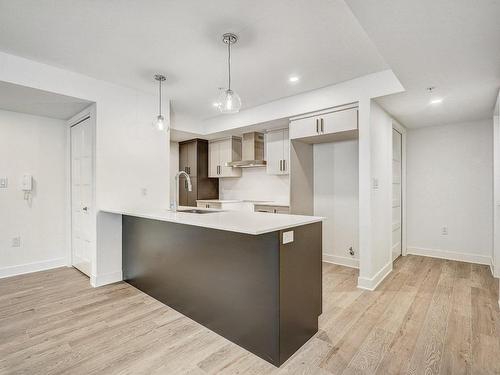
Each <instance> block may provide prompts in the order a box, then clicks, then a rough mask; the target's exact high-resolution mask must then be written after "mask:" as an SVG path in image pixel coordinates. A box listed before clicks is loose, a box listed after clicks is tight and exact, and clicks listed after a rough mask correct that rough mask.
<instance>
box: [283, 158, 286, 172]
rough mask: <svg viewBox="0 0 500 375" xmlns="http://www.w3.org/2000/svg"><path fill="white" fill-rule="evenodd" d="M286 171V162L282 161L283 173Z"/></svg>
mask: <svg viewBox="0 0 500 375" xmlns="http://www.w3.org/2000/svg"><path fill="white" fill-rule="evenodd" d="M284 171H286V160H285V159H283V172H284Z"/></svg>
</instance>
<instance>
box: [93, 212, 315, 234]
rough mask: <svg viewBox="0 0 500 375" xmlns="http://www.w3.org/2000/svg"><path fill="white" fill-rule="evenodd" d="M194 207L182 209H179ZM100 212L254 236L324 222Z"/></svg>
mask: <svg viewBox="0 0 500 375" xmlns="http://www.w3.org/2000/svg"><path fill="white" fill-rule="evenodd" d="M194 208H195V207H179V209H180V210H182V209H194ZM197 209H199V208H197ZM100 211H102V212H107V213H111V214H117V215H127V216H136V217H141V218H145V219H153V220H160V221H167V222H171V223H178V224H185V225H193V226H197V227H204V228H210V229H218V230H226V231H230V232H238V233H245V234H252V235H258V234H264V233H269V232H275V231H279V230H282V229H289V228H293V227H298V226H301V225H306V224H312V223H317V222H321V221H323V219H324V218H322V217H319V216H304V215H286V214H269V213H263V212H242V211H221V210H207V211H213V212H211V213H207V214H196V213H188V212H173V211H169V210H167V209H150V210H145V209H137V210H136V209H101V210H100Z"/></svg>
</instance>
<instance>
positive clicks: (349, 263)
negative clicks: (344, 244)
mask: <svg viewBox="0 0 500 375" xmlns="http://www.w3.org/2000/svg"><path fill="white" fill-rule="evenodd" d="M323 262H326V263H333V264H337V265H339V266H345V267H351V268H359V260H358V259H354V258H348V257H342V256H339V255H331V254H325V253H323Z"/></svg>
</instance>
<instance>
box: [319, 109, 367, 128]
mask: <svg viewBox="0 0 500 375" xmlns="http://www.w3.org/2000/svg"><path fill="white" fill-rule="evenodd" d="M357 128H358V110H357V109H356V108H351V109H346V110H343V111H338V112H332V113H328V114H326V115H321V116H320V133H321V134H332V133H339V132H343V131H348V130H354V129H357Z"/></svg>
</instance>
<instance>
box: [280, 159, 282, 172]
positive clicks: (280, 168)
mask: <svg viewBox="0 0 500 375" xmlns="http://www.w3.org/2000/svg"><path fill="white" fill-rule="evenodd" d="M282 170H283V160H280V171H282Z"/></svg>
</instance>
